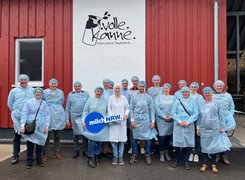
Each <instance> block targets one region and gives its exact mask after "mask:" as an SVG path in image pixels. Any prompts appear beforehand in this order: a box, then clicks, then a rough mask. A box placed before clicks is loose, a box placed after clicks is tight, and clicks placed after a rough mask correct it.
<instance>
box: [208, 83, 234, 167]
mask: <svg viewBox="0 0 245 180" xmlns="http://www.w3.org/2000/svg"><path fill="white" fill-rule="evenodd" d="M213 87H214V89H215V91H214V94H213V99H214V100H215V101H217V102H218V103H219V104H222V108H223V113H224V114H223V116H224V118H225V131H230V130H233V129H235V127H236V122H235V119H234V117H233V116H234V110H235V105H234V101H233V99H232V96H231V94H229V93H228V92H226V91H224V87H225V83H224V82H223V81H221V80H217V81H215V83H214V85H213ZM220 160H221V161H222V162H223V163H224V164H226V165H230V160H229V157H228V155H227V153H226V152H221V153H220V154H219V155H217V161H220Z"/></svg>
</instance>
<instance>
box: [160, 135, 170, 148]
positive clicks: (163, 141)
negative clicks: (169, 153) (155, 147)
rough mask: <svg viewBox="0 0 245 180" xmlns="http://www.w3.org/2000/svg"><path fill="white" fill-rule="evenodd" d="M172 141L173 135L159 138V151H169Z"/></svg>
mask: <svg viewBox="0 0 245 180" xmlns="http://www.w3.org/2000/svg"><path fill="white" fill-rule="evenodd" d="M170 139H171V135H168V136H159V150H160V151H165V150H168V148H169V144H170Z"/></svg>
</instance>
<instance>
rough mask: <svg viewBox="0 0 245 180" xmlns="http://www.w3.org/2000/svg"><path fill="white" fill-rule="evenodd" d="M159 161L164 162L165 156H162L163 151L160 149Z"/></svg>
mask: <svg viewBox="0 0 245 180" xmlns="http://www.w3.org/2000/svg"><path fill="white" fill-rule="evenodd" d="M160 161H162V162H164V161H165V158H164V152H163V151H160Z"/></svg>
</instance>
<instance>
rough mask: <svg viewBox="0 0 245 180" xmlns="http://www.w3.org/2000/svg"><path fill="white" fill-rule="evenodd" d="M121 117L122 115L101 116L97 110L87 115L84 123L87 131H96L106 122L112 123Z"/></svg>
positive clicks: (119, 120)
mask: <svg viewBox="0 0 245 180" xmlns="http://www.w3.org/2000/svg"><path fill="white" fill-rule="evenodd" d="M121 119H122V117H121V116H120V115H114V116H106V117H103V116H102V115H101V114H100V113H98V112H92V113H89V114H88V115H87V117H86V118H85V120H84V123H85V125H86V129H87V130H88V131H89V132H91V133H98V132H100V131H101V130H102V129H103V128H104V127H105V125H106V124H109V123H110V124H113V122H116V123H118V122H119V123H120V122H121Z"/></svg>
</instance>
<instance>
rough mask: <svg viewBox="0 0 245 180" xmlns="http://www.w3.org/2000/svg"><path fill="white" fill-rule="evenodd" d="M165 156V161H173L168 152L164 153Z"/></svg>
mask: <svg viewBox="0 0 245 180" xmlns="http://www.w3.org/2000/svg"><path fill="white" fill-rule="evenodd" d="M164 156H165V159H166V160H167V161H171V157H170V156H169V154H168V150H165V151H164Z"/></svg>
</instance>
